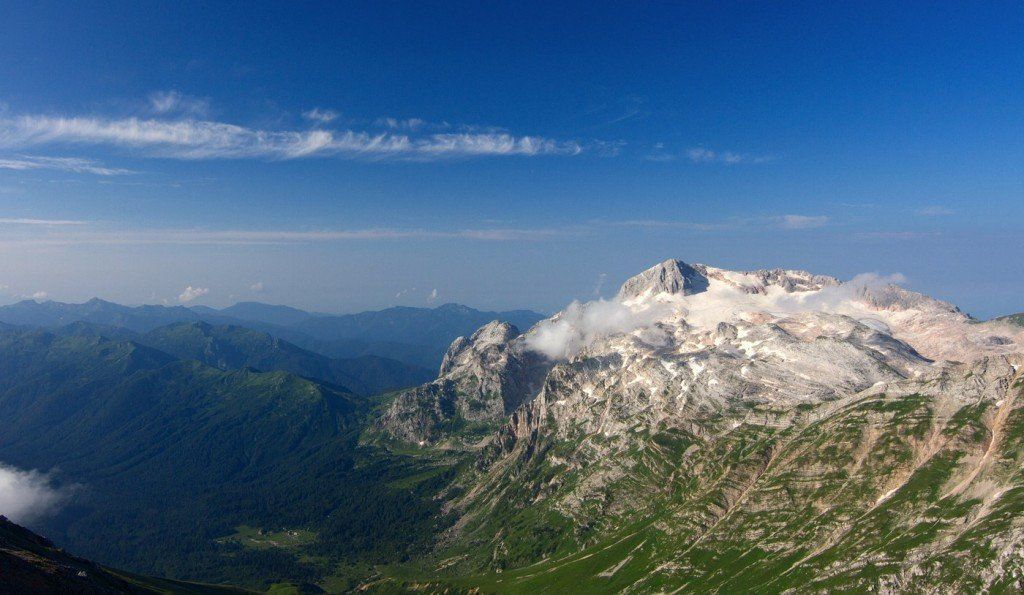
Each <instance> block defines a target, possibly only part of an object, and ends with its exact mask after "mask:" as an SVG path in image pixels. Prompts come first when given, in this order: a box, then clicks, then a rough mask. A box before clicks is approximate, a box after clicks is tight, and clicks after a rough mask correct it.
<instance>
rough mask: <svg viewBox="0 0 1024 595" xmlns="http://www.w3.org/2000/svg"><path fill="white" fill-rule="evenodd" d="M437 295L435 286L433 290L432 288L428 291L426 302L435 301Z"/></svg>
mask: <svg viewBox="0 0 1024 595" xmlns="http://www.w3.org/2000/svg"><path fill="white" fill-rule="evenodd" d="M437 297H438V295H437V289H436V288H435V289H434V290H432V291H431V292H430V295H428V296H427V303H428V304H433V303H434V302H436V301H437Z"/></svg>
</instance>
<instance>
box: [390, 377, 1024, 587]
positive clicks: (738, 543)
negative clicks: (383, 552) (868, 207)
mask: <svg viewBox="0 0 1024 595" xmlns="http://www.w3.org/2000/svg"><path fill="white" fill-rule="evenodd" d="M1020 390H1021V385H1020V383H1019V382H1018V385H1017V387H1016V391H1017V392H1018V393H1019V392H1020ZM1022 401H1024V398H1019V399H1017V401H1016V403H1011V404H1008V405H1005V407H1010V409H1008V410H1007V412H1008V413H1007V414H1005V419H1004V421H1003V422H1001V423H1002V424H1003V425H1002V426H1001V427H1000V428H995V427H994V425H993V419H995V418H996V417H997V416H996V413H995V412H994V411H992V410H990V408H991V405H988V406H986V405H985V404H977V405H966V406H964V407H962V408H961V409H959V411H957V412H956V413H955V414H954V415H952V416H951V417H948V418H947V417H945V416H942V415H940V414H939V413H938V412H937V411H936V409H935V403H934V402H933V401H932V400H931V399H928V398H924V397H920V396H911V397H904V398H885V397H882V398H872V399H867V400H864V401H861V402H858V403H855V404H853V405H851V406H849V407H847V408H845V409H843V410H841V411H839V412H837V413H835V414H831V415H828V416H826V417H824V418H823V419H821V420H819V421H817V422H815V423H812V424H810V425H807V426H805V427H803V428H801V429H794V430H790V431H782V432H776V431H773V430H770V429H768V428H765V427H760V426H751V425H743V426H740V427H738V428H736V429H735V430H733V431H731V432H729V433H728V434H726V435H725V436H724V437H723V438H722V439H721V440H715V441H706V440H703V439H700V438H698V437H696V436H693V435H689V434H687V433H685V432H678V431H676V432H672V433H671V434H662V435H659V436H655V437H653V439H652V440H650V441H648V443H647V444H648V446H647V447H645V448H643V449H642V450H638V451H635V452H631V453H629V459H630V465H631V466H630V469H631V471H630V472H629V473H628V474H626V475H625V476H624V477H622V478H620V479H619V480H617V481H615V482H614V483H612V484H611V485H609V486H608V487H607V489H606V491H605V492H604V496H603V497H602V498H598V499H595V500H593V501H591V502H586V503H584V504H583V506H582V507H581V508H580V509H579V510H578V511H577V512H576V513H575V514H576V518H575V522H569V521H568V519H566V517H565V515H564V514H561V513H560V512H559V511H557V510H555V509H553V508H552V506H551V505H552V503H553V502H555V501H557V500H558V496H559V495H561V496H564V495H565V494H567V493H568V492H569V491H570V490H571V489H572V487H573V485H574V483H573V482H574V478H573V472H572V471H571V470H568V469H564V468H558V467H557V466H556V467H552V466H550V465H548V464H547V463H544V462H540V463H538V462H536V461H534V462H532V463H529V464H528V467H529V468H525V469H524V468H521V469H517V470H515V471H514V472H513V471H509V470H506V471H505V473H508V474H509V477H510V478H511V477H512V476H513V475H514V476H515V480H514V481H513V480H511V479H509V480H508V481H499V482H496V483H494V484H491V485H487V484H484V486H485V487H484V489H483V491H482V492H481V495H480V497H479V499H477V500H476V501H475V502H476V504H475V505H474V506H475V508H472V507H471V512H477V513H480V515H479V516H476V517H473V516H472V515H471V516H470V517H469V522H468V524H467V525H466V528H465V533H464V535H463V542H462V543H461V544H460V545H458V546H455V547H451V548H449V549H448V550H447V551H444V552H442V554H441V555H440V556H438V558H436V559H434V560H433V561H432V562H431V563H430V564H424V565H422V566H420V567H419V568H416V567H410V566H405V567H400V568H392V569H390V570H389V573H390V574H389V579H388V580H386V581H382V582H378V583H376V584H375V585H374V587H375V588H377V589H378V590H381V591H388V590H391V589H401V588H407V587H409V586H412V585H414V584H415V585H418V586H420V587H423V588H427V589H428V590H438V589H445V588H454V589H456V590H462V589H467V590H468V589H481V590H483V591H485V592H522V593H527V592H530V593H535V592H565V591H577V592H578V591H581V590H583V591H588V592H614V591H620V590H622V589H626V588H629V589H632V590H637V591H639V592H649V591H673V590H676V589H682V590H683V591H686V592H697V591H700V592H708V591H714V592H722V593H736V592H781V591H784V590H786V589H790V588H795V589H798V590H800V591H852V592H863V591H864V590H866V589H869V588H878V587H879V586H882V585H888V586H892V587H898V586H899V585H900V584H904V585H909V584H915V585H918V586H922V585H932V586H936V587H937V586H944V588H950V589H953V590H962V591H976V590H978V589H980V588H981V587H982V586H983V584H982V576H983V575H985V573H987V572H990V571H991V572H996V573H997V574H998V571H1000V569H1002V570H1006V571H1007V572H1006V573H1005V574H1004V575H1003V576H1002V577H1001V578H1000V577H996V578H995V579H994V582H993V583H992V587H993V588H994V590H1000V589H1004V588H1009V589H1011V590H1012V589H1014V588H1017V589H1019V588H1020V585H1019V584H1016V583H1014V581H1015V580H1018V579H1014V578H1013V576H1012V574H1011V573H1010V572H1009V571H1010V570H1012V569H1013V568H1017V569H1018V572H1019V571H1020V570H1021V567H1024V559H1016V558H1011V559H1009V560H1007V559H1000V558H999V557H998V556H999V555H1000V545H1001V543H1002V542H1001V540H1002V539H1004V538H1009V537H1011V536H1019V535H1020V531H1021V527H1020V522H1019V519H1020V518H1021V516H1022V515H1024V474H1022V472H1021V462H1022V461H1024V453H1022V446H1021V444H1022V443H1024V442H1022V438H1024V408H1022V405H1024V404H1022ZM993 432H996V436H995V441H994V442H993ZM990 443H993V444H995V446H994V448H995V451H994V453H993V454H991V455H990V458H989V459H988V461H989V462H988V463H986V464H985V465H984V466H982V467H978V466H979V461H982V460H985V459H982V456H983V454H984V453H985V452H986V449H987V448H988V446H989V444H990ZM566 446H567V447H568V445H566ZM560 448H561V447H560V445H553V446H552V447H551V450H550V451H549V452H548V457H549V458H550V455H552V454H558V453H560ZM562 454H564V453H562ZM976 467H977V468H979V469H980V470H979V471H978V473H977V474H976V475H972V473H973V470H974V469H975V468H976ZM556 476H558V477H559V478H560V479H559V481H561V482H562V487H560V488H559V489H558V490H557V491H556V492H555V493H553V494H545V497H544V498H541V499H537V496H538V494H539V493H541V491H542V486H544V485H547V483H548V481H549V479H550V478H552V477H556ZM666 478H668V480H667V481H666ZM964 480H968V481H967V484H968V488H967V489H964V490H963V491H961V492H959V493H951V492H953V491H954V488H955V486H957V485H958V484H960V483H961V482H963V481H964ZM994 485H1000V486H1004V488H1005V491H1002V492H993V491H992V489H990V488H991V486H994ZM638 495H641V496H642V497H637V496H638ZM910 561H913V563H914V564H916V565H917V566H918V568H919V570H918V572H919V573H920V574H919V576H917V577H915V578H913V579H911V578H910V577H908V576H906V575H905V574H903V573H902V570H903V569H904V568H905V567H906V566H907V565H908V563H909V562H910ZM495 568H502V569H503V570H502V572H495V571H494V570H493V569H495ZM474 569H476V570H474ZM488 569H492V570H488ZM911 580H913V581H916V582H913V583H911V582H904V583H901V582H900V581H911Z"/></svg>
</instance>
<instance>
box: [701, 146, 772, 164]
mask: <svg viewBox="0 0 1024 595" xmlns="http://www.w3.org/2000/svg"><path fill="white" fill-rule="evenodd" d="M686 158H687V159H689V160H690V161H692V162H693V163H722V164H725V165H739V164H743V163H767V162H769V161H774V160H775V157H774V156H773V155H749V154H747V153H737V152H735V151H714V150H711V149H707V148H704V147H693V148H691V149H688V150H687V151H686Z"/></svg>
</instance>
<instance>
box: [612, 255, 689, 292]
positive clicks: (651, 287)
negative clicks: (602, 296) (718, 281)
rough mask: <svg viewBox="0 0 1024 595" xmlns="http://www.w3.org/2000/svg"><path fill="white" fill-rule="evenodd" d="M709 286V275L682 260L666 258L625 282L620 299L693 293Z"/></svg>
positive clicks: (620, 290)
mask: <svg viewBox="0 0 1024 595" xmlns="http://www.w3.org/2000/svg"><path fill="white" fill-rule="evenodd" d="M707 288H708V280H707V277H705V276H704V275H703V274H701V273H700V272H699V271H697V269H695V268H693V267H691V266H690V265H688V264H686V263H685V262H683V261H681V260H666V261H665V262H662V263H660V264H656V265H654V266H653V267H651V268H649V269H647V270H646V271H644V272H642V273H640V274H639V275H637V276H635V277H632V278H631V279H629V280H628V281H626V282H625V283H623V284H622V287H621V288H620V289H619V295H618V299H619V300H620V301H624V300H630V299H636V298H641V297H649V296H652V295H658V294H661V293H667V294H670V295H693V294H695V293H700V292H702V291H705V290H706V289H707Z"/></svg>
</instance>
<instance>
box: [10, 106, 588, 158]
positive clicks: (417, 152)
mask: <svg viewBox="0 0 1024 595" xmlns="http://www.w3.org/2000/svg"><path fill="white" fill-rule="evenodd" d="M44 145H107V146H114V147H119V148H125V149H132V150H133V151H134V153H135V154H136V155H142V156H149V157H158V158H171V159H190V160H199V159H247V158H249V159H251V158H265V159H298V158H304V157H332V156H333V157H342V158H349V159H353V158H362V159H405V160H413V161H417V160H419V161H429V160H436V159H444V158H453V157H485V156H491V157H495V156H526V157H531V156H540V155H576V154H578V153H581V152H582V151H583V147H582V145H581V144H580V143H578V142H576V141H561V140H554V139H549V138H544V137H540V136H514V135H511V134H507V133H499V132H488V133H439V134H428V135H422V136H417V135H409V134H399V133H393V132H384V133H369V132H361V131H354V130H324V129H317V130H261V129H254V128H247V127H245V126H238V125H235V124H228V123H225V122H215V121H209V120H196V119H191V118H189V119H179V120H162V119H140V118H122V119H108V118H98V117H78V116H75V117H56V116H35V115H33V116H20V117H15V118H0V148H8V149H22V148H26V147H34V146H44Z"/></svg>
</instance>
